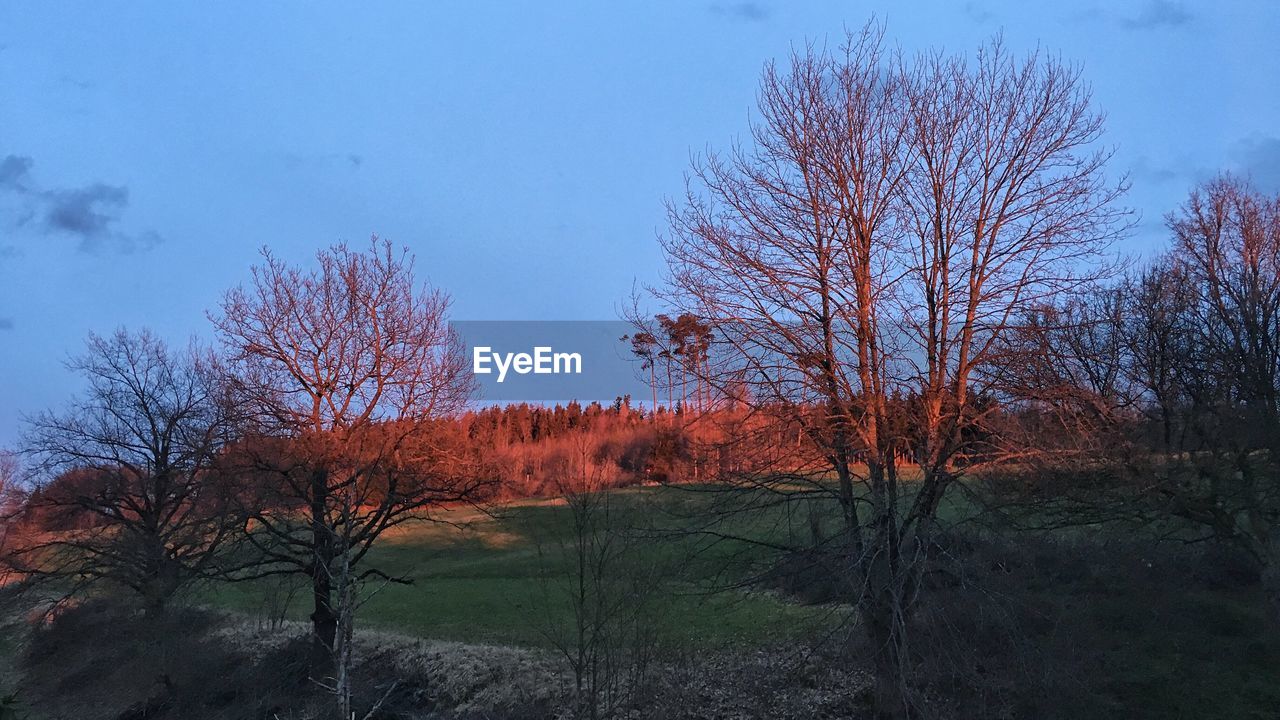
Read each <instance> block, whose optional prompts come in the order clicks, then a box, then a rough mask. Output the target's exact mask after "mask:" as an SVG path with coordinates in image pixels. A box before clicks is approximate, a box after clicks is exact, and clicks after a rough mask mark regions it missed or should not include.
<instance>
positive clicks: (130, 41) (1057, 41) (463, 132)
mask: <svg viewBox="0 0 1280 720" xmlns="http://www.w3.org/2000/svg"><path fill="white" fill-rule="evenodd" d="M873 15H875V16H877V17H879V18H881V19H882V20H884V21H886V22H887V24H888V36H889V38H890V40H891V41H893V42H896V43H897V44H899V45H900V46H901V47H902V48H904V49H905V50H908V51H912V50H918V49H925V48H928V47H939V46H940V47H944V48H946V49H949V50H956V51H967V50H970V49H972V48H973V47H975V46H976V45H977V44H978V43H980V42H981V41H982V40H984V39H985V38H987V37H989V36H990V35H991V34H992V33H994V32H996V31H998V30H1003V32H1004V34H1005V38H1006V41H1007V42H1008V43H1009V44H1010V45H1012V46H1013V47H1015V48H1027V49H1029V48H1033V47H1035V46H1036V45H1037V44H1039V45H1041V46H1043V47H1045V48H1047V49H1049V50H1051V51H1053V52H1057V53H1060V54H1061V55H1062V56H1064V57H1065V58H1068V59H1071V60H1075V61H1079V62H1081V63H1083V64H1084V69H1085V75H1086V77H1087V79H1088V80H1089V81H1090V82H1091V83H1092V85H1093V87H1094V90H1095V97H1096V100H1097V102H1098V104H1099V106H1100V107H1101V108H1103V109H1104V110H1105V111H1106V112H1107V113H1108V116H1109V121H1108V139H1109V141H1110V142H1112V143H1114V144H1115V145H1117V147H1118V154H1117V156H1116V158H1115V163H1114V165H1113V169H1114V170H1115V171H1116V172H1117V173H1119V172H1123V171H1128V172H1130V173H1131V178H1132V182H1133V190H1132V193H1131V196H1130V203H1131V204H1132V205H1133V206H1134V207H1136V208H1137V209H1138V210H1139V211H1141V213H1142V215H1143V218H1144V220H1143V223H1142V224H1141V225H1140V226H1139V227H1138V229H1137V231H1136V232H1135V235H1134V237H1133V238H1132V239H1131V240H1130V241H1129V242H1128V243H1127V245H1126V248H1125V249H1127V250H1129V251H1132V252H1135V253H1143V252H1151V251H1152V250H1153V249H1155V248H1158V247H1159V245H1160V243H1161V241H1162V238H1161V229H1160V223H1161V217H1162V215H1163V214H1164V213H1165V212H1167V211H1168V210H1170V209H1171V208H1172V207H1174V206H1175V205H1176V204H1177V203H1178V202H1179V201H1180V199H1181V198H1182V197H1184V196H1185V194H1186V191H1187V189H1188V188H1189V187H1190V186H1191V185H1192V184H1193V183H1194V182H1196V181H1197V180H1199V179H1202V178H1204V177H1206V176H1208V175H1209V174H1212V173H1213V172H1215V171H1217V170H1218V169H1223V168H1227V169H1234V170H1237V171H1243V172H1249V173H1251V174H1252V175H1253V176H1254V179H1255V181H1256V182H1257V184H1259V185H1261V186H1263V187H1266V188H1268V189H1270V190H1280V53H1277V52H1276V50H1275V39H1276V37H1277V36H1278V35H1280V3H1272V2H1266V1H1263V0H1258V1H1257V2H1212V3H1211V2H1203V3H1202V2H1171V1H1168V0H1135V1H1134V2H1109V3H1107V2H1096V3H1081V4H1078V5H1073V4H1071V3H1028V2H994V1H986V0H976V1H975V2H968V3H966V2H951V3H927V2H912V3H893V2H849V1H846V2H782V0H773V1H769V0H756V1H754V2H731V1H727V0H718V1H713V2H669V3H660V2H634V3H624V2H617V3H614V2H608V3H605V2H582V3H570V2H555V3H553V2H536V3H535V2H527V3H526V2H519V3H516V2H512V3H485V2H450V3H446V2H434V3H409V2H404V3H359V4H357V3H333V4H317V3H301V2H298V3H265V4H262V5H261V6H260V5H259V4H258V3H240V4H235V3H194V2H191V3H177V2H150V3H147V2H132V3H99V2H86V3H55V2H34V1H33V2H18V1H17V0H7V1H6V2H4V3H3V4H2V5H0V447H3V446H6V445H13V444H15V443H16V442H17V439H18V432H19V417H20V415H21V413H24V412H27V413H29V412H34V411H37V410H39V409H42V408H46V407H56V406H57V405H59V404H60V403H62V402H64V401H65V399H66V398H67V397H68V395H69V394H70V393H71V392H72V391H73V390H74V389H75V388H76V387H77V383H76V381H75V378H74V377H72V376H71V375H69V374H68V373H67V372H66V371H65V370H64V369H63V367H62V361H63V360H64V359H65V358H66V357H67V355H68V354H69V353H72V352H77V351H78V350H79V348H80V347H81V343H82V341H83V338H84V336H85V334H86V333H88V332H89V331H96V332H109V331H111V330H112V329H114V328H115V327H117V326H120V325H126V326H129V327H140V326H144V325H145V326H150V327H152V328H153V329H155V330H157V331H158V332H160V333H161V334H162V335H163V336H165V337H167V338H170V339H171V340H173V341H175V342H179V343H181V342H185V340H186V339H187V338H189V337H191V336H197V337H203V338H207V337H209V326H208V323H207V321H206V319H205V314H204V313H205V311H206V309H208V308H211V307H213V306H214V305H215V304H216V303H217V300H218V298H219V297H220V295H221V293H222V292H223V291H224V290H225V289H226V288H227V287H230V286H232V285H234V284H236V283H239V282H242V281H243V280H244V279H245V278H246V277H247V275H248V271H247V268H248V266H249V265H250V264H252V263H253V262H255V259H256V257H257V255H256V253H257V250H258V248H260V247H261V246H263V245H269V246H271V247H272V248H273V249H274V250H276V251H277V252H278V253H279V254H280V255H282V256H284V257H286V258H289V259H293V260H298V261H302V260H305V259H306V258H308V257H309V256H310V255H311V254H312V253H313V252H314V250H315V249H316V248H318V247H321V246H325V245H328V244H330V243H332V242H334V241H336V240H339V239H347V240H352V241H357V242H361V241H363V240H364V239H366V238H367V237H368V236H369V235H370V234H371V233H375V232H376V233H379V234H381V235H382V236H384V237H388V238H391V239H392V240H394V241H395V242H397V243H399V244H404V245H408V246H409V247H411V248H412V249H413V250H414V251H415V252H416V253H417V255H418V262H419V270H420V272H421V273H422V274H424V275H426V276H427V277H428V278H429V279H430V280H431V281H432V282H433V283H434V284H436V285H439V286H441V287H443V288H445V289H447V290H448V291H450V292H451V293H452V294H453V296H454V299H455V305H454V316H455V317H456V318H459V319H608V318H613V317H615V316H616V311H617V309H618V307H619V305H620V304H621V302H622V300H623V299H624V298H625V296H626V295H627V294H628V293H629V291H630V289H631V288H632V287H633V285H634V284H636V283H640V284H643V283H645V282H651V281H653V280H654V279H656V278H657V277H658V275H659V272H660V270H661V257H660V254H659V251H658V248H657V245H656V243H655V241H654V238H655V235H656V234H657V233H658V232H661V231H662V228H663V223H664V215H663V209H662V199H663V198H664V197H666V196H669V195H672V194H677V193H679V191H680V190H681V187H682V176H683V173H684V171H685V169H686V168H687V167H688V160H689V157H690V153H691V152H697V151H699V150H701V149H703V148H705V147H707V146H708V145H710V146H720V147H723V146H724V145H725V144H726V143H727V142H729V141H731V140H732V139H733V138H735V137H739V136H741V135H742V134H743V133H744V131H745V130H746V128H747V123H748V120H749V117H750V111H751V105H752V101H753V98H754V92H755V84H756V80H757V78H758V75H759V72H760V69H761V66H762V64H763V63H764V62H765V61H766V60H768V59H770V58H781V57H783V56H785V55H786V54H787V52H788V50H789V48H790V46H791V45H792V44H793V43H801V42H804V41H805V40H806V39H808V40H817V41H822V40H824V39H826V40H829V41H830V42H831V43H832V44H835V43H837V42H838V40H839V36H840V35H841V33H842V28H844V27H846V26H848V27H855V28H856V27H859V26H861V25H862V24H863V23H864V22H865V21H866V20H868V19H869V18H870V17H872V16H873Z"/></svg>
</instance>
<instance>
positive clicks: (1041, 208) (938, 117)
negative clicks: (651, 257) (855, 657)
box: [660, 26, 1125, 717]
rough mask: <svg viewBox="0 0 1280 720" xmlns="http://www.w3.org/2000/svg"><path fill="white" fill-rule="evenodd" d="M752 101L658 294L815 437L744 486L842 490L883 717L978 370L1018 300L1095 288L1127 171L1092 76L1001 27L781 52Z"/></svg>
mask: <svg viewBox="0 0 1280 720" xmlns="http://www.w3.org/2000/svg"><path fill="white" fill-rule="evenodd" d="M759 112H760V120H759V121H758V122H757V123H755V124H754V125H753V127H752V140H753V142H752V143H751V144H750V145H748V146H744V147H738V148H735V150H734V151H733V152H732V153H731V154H730V155H728V156H727V157H724V156H719V155H715V154H712V155H710V156H708V157H707V158H706V159H705V160H703V161H700V162H698V163H696V164H695V166H694V169H693V182H691V184H690V188H689V191H688V193H687V195H686V197H685V198H684V201H683V202H682V203H680V204H678V205H673V206H672V208H671V223H672V233H671V235H670V236H669V237H667V238H665V239H664V240H663V247H664V250H665V251H666V254H667V257H668V262H669V267H670V273H671V277H670V283H669V289H668V290H667V291H665V292H660V295H661V296H662V297H663V298H664V299H665V300H666V301H668V302H669V303H670V304H672V305H674V306H676V307H677V308H679V309H681V310H684V311H686V312H689V313H691V314H692V315H694V316H696V317H699V318H702V319H704V320H705V321H709V322H710V323H711V324H712V325H713V326H714V327H715V329H716V333H717V336H718V338H719V341H718V342H717V351H716V353H714V354H717V355H718V357H720V358H723V360H721V361H720V362H713V363H711V364H710V367H708V369H707V370H706V373H707V375H708V377H707V378H706V379H707V381H708V383H709V384H710V386H712V387H715V388H717V389H718V390H720V391H721V392H724V391H726V390H728V389H729V388H730V387H733V386H735V385H738V384H740V383H746V384H747V385H748V386H749V387H750V397H751V398H752V404H753V406H754V410H755V411H756V412H761V413H782V414H783V415H785V416H786V417H787V418H788V420H789V421H790V422H795V423H798V424H800V426H801V427H802V428H803V432H804V434H805V435H807V436H808V437H809V438H810V440H811V441H812V442H813V443H814V445H815V446H816V447H817V448H819V455H820V457H819V458H817V459H816V461H814V460H813V459H808V458H800V457H791V458H787V459H785V460H784V462H785V463H786V465H785V466H783V467H777V466H776V461H777V459H775V467H774V468H773V471H772V472H770V473H762V472H761V471H760V470H761V469H760V468H752V469H751V471H750V472H743V473H739V474H737V476H736V478H735V479H736V480H737V481H738V484H739V485H741V486H747V487H748V488H751V489H756V490H761V491H763V492H762V493H760V494H759V496H760V497H765V498H770V499H769V500H768V501H767V504H772V503H777V502H787V501H790V500H798V499H806V498H812V497H816V496H823V495H826V496H830V497H833V498H834V499H835V500H836V501H837V502H838V503H839V506H840V507H841V509H842V514H843V518H844V522H843V527H842V529H841V532H840V533H839V538H838V541H837V544H838V546H839V547H841V548H842V549H843V550H842V552H844V553H845V554H846V558H847V565H846V567H848V568H850V572H851V573H852V574H853V576H854V578H855V579H856V585H857V587H858V592H857V597H858V604H859V608H860V611H861V612H860V615H861V618H862V623H863V627H864V628H865V630H866V633H867V639H868V640H869V643H870V647H871V648H872V649H873V651H874V657H875V665H876V671H877V672H876V675H877V692H876V705H877V709H878V712H880V713H881V714H882V715H884V716H886V717H905V716H909V715H910V714H912V707H913V700H912V693H911V691H910V688H909V687H908V685H907V680H908V677H909V674H910V673H909V663H910V643H909V632H908V630H909V621H910V618H911V613H912V609H913V607H914V605H915V598H916V596H917V594H918V593H919V592H920V591H921V578H922V573H923V568H924V567H925V565H924V560H926V559H927V555H928V548H929V546H930V538H931V537H932V536H933V534H934V533H935V529H934V526H935V524H936V521H937V517H938V508H939V503H940V501H941V499H942V497H943V494H944V493H945V492H946V490H947V488H948V487H949V486H950V485H952V484H953V483H954V482H955V481H956V479H957V478H958V477H959V476H960V475H961V474H962V473H963V472H964V470H965V466H966V464H968V463H970V462H971V461H970V460H969V453H967V452H966V450H970V449H971V448H970V445H971V443H972V438H973V436H974V430H975V429H976V428H978V427H980V426H981V423H982V421H983V418H984V416H985V414H986V413H987V412H988V408H989V407H990V404H989V403H986V402H984V401H983V399H982V397H983V391H982V389H981V388H978V387H975V383H977V382H979V380H980V378H981V374H980V373H979V370H980V369H981V368H983V367H984V366H986V365H989V364H991V363H993V362H995V361H996V359H997V357H1001V356H1003V346H1002V344H1001V343H1000V340H1001V338H1002V337H1003V336H1004V335H1005V334H1006V333H1009V332H1011V331H1012V330H1013V328H1015V327H1016V325H1017V323H1018V322H1020V321H1021V320H1022V318H1023V317H1024V315H1025V313H1026V311H1028V310H1029V309H1031V308H1032V307H1034V306H1036V305H1037V304H1043V303H1044V302H1046V301H1047V299H1048V298H1050V297H1053V296H1055V295H1059V294H1064V293H1071V292H1072V291H1073V290H1075V289H1077V288H1078V287H1079V286H1080V285H1081V284H1082V283H1083V282H1085V281H1087V280H1088V279H1090V278H1089V276H1087V275H1086V276H1080V275H1078V274H1077V273H1078V272H1079V268H1080V267H1082V266H1083V265H1084V264H1086V263H1088V262H1091V261H1095V260H1097V259H1098V257H1099V256H1100V254H1101V253H1102V252H1103V250H1104V249H1105V247H1106V245H1107V242H1108V241H1109V240H1110V239H1112V238H1113V237H1115V236H1116V235H1117V234H1118V233H1119V232H1121V231H1122V230H1123V229H1124V227H1125V222H1124V213H1123V211H1121V210H1120V209H1118V208H1116V207H1115V206H1114V203H1115V201H1116V199H1117V198H1118V196H1119V195H1120V193H1121V192H1122V191H1123V185H1118V186H1109V185H1107V184H1106V180H1105V177H1104V174H1103V168H1104V165H1105V162H1106V160H1107V157H1108V154H1107V153H1106V152H1105V151H1102V150H1097V149H1096V148H1095V146H1096V144H1097V142H1098V140H1099V137H1100V133H1101V130H1102V120H1101V117H1100V116H1099V115H1098V114H1097V113H1096V112H1095V111H1093V110H1092V107H1091V103H1090V99H1089V95H1088V91H1087V89H1086V88H1085V87H1084V85H1083V83H1082V81H1081V79H1080V76H1079V73H1078V71H1076V70H1074V69H1072V68H1070V67H1067V66H1065V65H1063V64H1062V63H1060V62H1058V61H1056V60H1053V59H1048V58H1044V57H1041V56H1038V55H1033V56H1031V57H1029V58H1026V59H1022V60H1014V59H1013V58H1011V57H1010V56H1009V55H1008V53H1007V52H1006V51H1005V50H1004V49H1003V48H1002V47H1001V45H1000V43H999V42H998V41H996V42H993V43H991V44H990V45H989V46H987V47H985V48H983V49H982V50H981V51H980V52H979V54H978V56H977V58H976V60H975V61H973V62H971V63H969V62H966V61H964V60H963V59H961V58H957V57H950V56H944V55H941V54H930V55H925V56H922V57H920V58H917V59H915V60H910V61H908V60H902V59H896V60H895V59H894V58H892V57H890V56H889V55H888V54H887V53H886V52H885V51H884V50H883V44H882V34H881V31H880V29H879V28H877V27H875V26H868V27H867V28H866V29H864V30H863V31H862V32H861V33H860V34H854V35H851V36H850V37H849V38H848V41H847V44H846V45H845V47H844V48H842V49H841V51H840V52H839V53H829V52H827V51H825V50H818V49H815V48H812V47H810V48H806V49H805V50H804V51H803V52H800V53H796V54H794V55H793V57H792V58H791V63H790V66H789V67H788V68H786V69H780V68H778V67H776V66H774V65H772V64H771V65H769V66H767V67H766V69H765V72H764V76H763V79H762V82H761V90H760V94H759ZM901 397H910V398H913V400H912V401H910V402H904V401H897V400H894V398H901ZM815 408H816V409H817V410H818V411H814V409H815ZM903 453H906V454H908V455H909V456H910V457H911V458H912V459H913V460H914V461H915V462H916V463H917V464H918V465H919V466H920V468H921V475H922V477H921V479H920V480H919V481H918V482H913V483H911V484H910V486H909V487H904V486H903V484H902V483H900V482H899V478H898V472H897V458H898V457H900V455H902V454H903ZM832 476H834V482H831V481H829V480H828V478H831V477H832ZM765 502H766V501H763V500H759V499H757V500H753V501H751V502H749V503H747V505H748V506H749V507H752V508H759V507H760V506H761V504H762V503H765Z"/></svg>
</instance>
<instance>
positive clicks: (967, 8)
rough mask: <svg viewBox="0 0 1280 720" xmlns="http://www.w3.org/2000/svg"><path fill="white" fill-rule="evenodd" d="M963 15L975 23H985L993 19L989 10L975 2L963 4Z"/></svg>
mask: <svg viewBox="0 0 1280 720" xmlns="http://www.w3.org/2000/svg"><path fill="white" fill-rule="evenodd" d="M964 15H965V17H967V18H969V19H970V20H972V21H974V22H976V23H985V22H986V21H988V20H990V19H991V18H992V17H993V15H992V13H991V11H990V10H988V9H987V8H986V7H984V6H983V5H980V4H978V3H976V2H967V3H965V4H964Z"/></svg>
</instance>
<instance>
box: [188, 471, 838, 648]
mask: <svg viewBox="0 0 1280 720" xmlns="http://www.w3.org/2000/svg"><path fill="white" fill-rule="evenodd" d="M672 492H673V491H654V490H633V491H622V492H619V493H616V494H615V500H614V502H615V505H616V509H615V513H617V515H618V516H619V517H618V520H617V524H618V525H620V526H623V527H628V528H629V527H633V526H634V525H635V524H638V523H639V522H641V521H643V520H644V518H649V517H650V516H651V515H661V514H663V513H664V512H665V511H667V510H670V509H671V504H672V503H671V498H668V497H666V496H665V495H664V494H669V493H672ZM660 495H663V496H662V497H659V496H660ZM655 500H658V504H657V505H655V503H654V502H653V501H655ZM439 520H443V521H447V523H445V522H428V521H415V522H414V523H411V524H408V525H405V526H402V527H400V528H396V529H395V530H394V531H393V532H390V533H388V534H387V535H386V536H385V537H384V539H383V540H382V541H380V543H379V545H378V546H377V547H375V549H374V550H372V551H371V552H370V554H369V556H368V558H367V561H368V563H369V564H370V565H371V566H374V567H377V568H378V569H380V570H382V571H384V572H386V573H388V574H390V575H393V576H398V577H407V578H411V579H412V580H413V584H412V585H408V586H406V585H398V584H387V585H384V586H382V587H380V588H379V589H378V590H377V592H376V594H374V595H373V596H372V598H370V599H369V601H368V604H367V606H366V607H364V608H363V609H362V611H361V613H360V617H359V621H358V622H359V623H361V625H362V626H365V627H377V628H385V629H392V630H396V631H399V632H404V633H408V634H412V635H419V636H423V637H431V638H439V639H448V640H460V641H466V642H479V643H491V644H512V645H535V646H536V645H543V644H545V643H546V640H545V634H544V632H543V628H545V627H546V626H547V623H548V621H547V613H549V612H550V613H552V614H554V615H555V618H554V620H556V621H559V622H564V621H567V620H568V618H569V617H570V614H569V613H570V610H569V608H568V606H567V605H566V604H565V603H564V602H563V601H561V600H558V598H560V597H562V596H561V595H560V594H558V590H560V589H561V588H559V586H558V585H557V584H556V583H559V582H563V577H564V573H563V571H562V569H561V568H563V563H564V562H565V559H566V558H565V557H564V556H563V554H562V553H563V549H562V545H563V541H566V540H567V539H568V533H569V532H570V529H569V522H570V517H569V512H568V510H567V509H566V508H565V507H564V506H563V505H558V504H554V503H547V502H523V503H517V504H514V505H511V506H507V507H505V508H502V509H501V510H500V512H498V513H497V514H496V516H490V515H487V514H484V513H481V512H478V511H475V510H454V511H449V512H446V513H443V514H442V515H441V516H440V517H439ZM744 530H745V531H746V532H757V531H756V530H755V529H754V528H744ZM637 547H639V548H640V549H641V554H642V556H643V557H644V559H645V560H647V561H650V562H662V563H665V564H666V566H668V567H670V568H672V570H671V572H670V573H668V574H667V582H668V585H669V587H668V589H669V590H670V591H671V592H672V596H671V597H669V598H663V599H661V600H659V601H658V602H661V603H662V605H661V607H660V608H659V611H658V617H660V618H664V619H666V620H668V621H669V622H668V623H667V627H666V628H665V630H666V631H667V634H668V636H670V637H673V638H674V639H677V640H678V641H679V642H680V644H684V645H687V646H698V647H707V646H728V645H759V644H769V643H772V642H776V641H785V640H787V639H792V638H794V637H796V636H797V635H800V634H803V633H805V632H807V631H808V630H809V629H811V628H812V627H814V626H816V625H817V624H818V623H821V622H823V621H826V620H828V619H829V617H830V615H831V613H833V612H840V611H839V610H836V609H831V608H814V607H805V606H801V605H797V604H794V603H789V602H785V601H783V600H781V599H779V598H777V597H776V596H773V595H770V594H766V593H761V592H746V591H730V592H713V590H715V589H718V588H719V587H721V586H723V585H725V584H727V583H731V582H732V581H733V580H735V579H737V577H738V576H724V575H722V574H721V573H720V571H721V570H722V564H721V563H720V562H718V559H719V556H720V555H721V554H722V553H723V552H725V551H726V550H722V549H721V548H719V547H718V546H711V547H708V546H705V545H704V544H699V543H695V542H694V541H692V540H689V539H685V538H674V539H662V538H659V539H646V540H644V541H642V542H639V543H638V545H637ZM273 592H278V591H274V590H273V589H272V583H271V582H262V583H253V584H241V585H234V586H221V587H217V588H213V589H211V590H210V591H209V596H208V599H209V600H210V601H211V602H212V603H213V604H215V605H218V606H222V607H226V608H230V609H235V610H240V611H246V612H250V613H263V612H264V609H265V608H266V606H267V605H269V604H270V598H271V596H272V593H273ZM549 597H550V598H551V600H550V601H548V598H549ZM308 603H309V598H308V597H306V596H305V592H304V591H301V590H299V591H298V592H297V594H296V595H295V596H294V597H293V599H292V602H291V604H290V609H289V611H288V616H289V617H291V618H297V619H300V618H303V617H305V616H306V614H307V612H308V611H309V607H308Z"/></svg>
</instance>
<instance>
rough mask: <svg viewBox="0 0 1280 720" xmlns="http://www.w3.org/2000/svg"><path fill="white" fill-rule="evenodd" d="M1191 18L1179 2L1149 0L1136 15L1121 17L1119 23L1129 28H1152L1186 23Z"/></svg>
mask: <svg viewBox="0 0 1280 720" xmlns="http://www.w3.org/2000/svg"><path fill="white" fill-rule="evenodd" d="M1191 19H1192V16H1191V13H1189V12H1187V9H1186V8H1185V7H1183V6H1182V3H1180V2H1173V0H1151V1H1150V2H1148V3H1147V4H1146V6H1144V7H1143V8H1142V12H1140V13H1138V14H1137V15H1136V16H1134V17H1129V18H1123V19H1121V20H1120V25H1121V26H1122V27H1124V28H1126V29H1129V30H1153V29H1155V28H1162V27H1178V26H1180V25H1186V24H1187V23H1189V22H1191Z"/></svg>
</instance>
